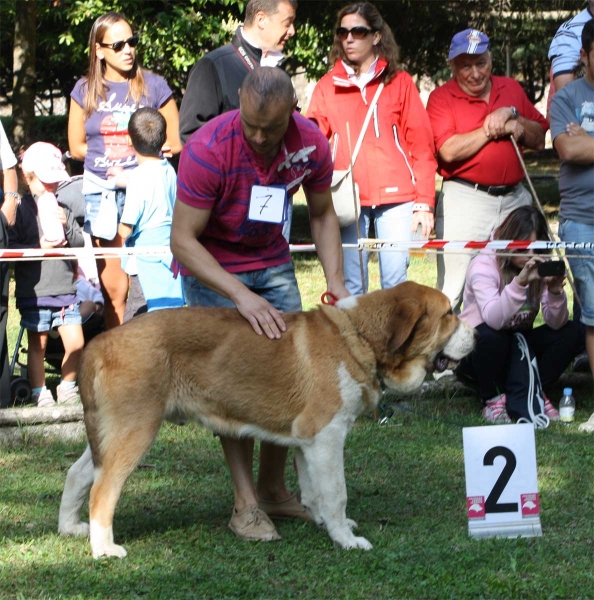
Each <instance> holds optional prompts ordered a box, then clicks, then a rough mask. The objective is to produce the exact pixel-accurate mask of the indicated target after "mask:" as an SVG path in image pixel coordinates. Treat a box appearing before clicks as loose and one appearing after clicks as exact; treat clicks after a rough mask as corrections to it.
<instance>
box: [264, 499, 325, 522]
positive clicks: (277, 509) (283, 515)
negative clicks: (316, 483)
mask: <svg viewBox="0 0 594 600" xmlns="http://www.w3.org/2000/svg"><path fill="white" fill-rule="evenodd" d="M258 506H259V507H260V508H261V509H262V510H263V511H264V512H265V513H266V514H267V515H268V516H269V517H270V518H271V519H303V520H304V521H313V518H312V516H311V513H310V512H309V510H307V508H305V506H303V504H301V502H299V500H298V499H297V494H293V495H292V496H290V497H289V498H287V499H286V500H279V501H270V500H260V502H258Z"/></svg>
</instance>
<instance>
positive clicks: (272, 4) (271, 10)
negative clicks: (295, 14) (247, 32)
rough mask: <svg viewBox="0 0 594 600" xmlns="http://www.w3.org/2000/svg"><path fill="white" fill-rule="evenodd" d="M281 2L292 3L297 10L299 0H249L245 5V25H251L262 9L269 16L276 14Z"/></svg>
mask: <svg viewBox="0 0 594 600" xmlns="http://www.w3.org/2000/svg"><path fill="white" fill-rule="evenodd" d="M279 4H290V5H291V6H292V7H293V8H294V9H295V10H297V0H249V2H248V3H247V6H246V7H245V21H244V25H251V24H252V23H253V22H254V21H255V20H256V15H257V14H258V13H259V12H260V11H262V12H263V13H265V14H267V15H268V16H271V15H274V14H275V13H277V12H278V5H279Z"/></svg>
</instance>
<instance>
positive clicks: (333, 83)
mask: <svg viewBox="0 0 594 600" xmlns="http://www.w3.org/2000/svg"><path fill="white" fill-rule="evenodd" d="M386 65H387V63H386V61H385V60H384V59H382V58H380V59H379V61H378V64H377V69H376V74H375V77H374V79H373V80H372V81H370V82H369V83H368V84H367V86H366V87H365V97H364V95H363V92H362V91H361V90H360V89H359V88H358V87H357V86H356V85H354V84H353V83H351V82H350V81H349V79H348V75H347V72H346V70H345V68H344V64H343V63H342V61H340V60H339V61H337V62H336V63H335V65H334V67H333V68H332V70H331V71H330V73H328V74H326V75H324V77H322V79H320V81H319V82H318V83H317V85H316V87H315V89H314V92H313V96H312V99H311V103H310V105H309V108H308V111H307V116H308V118H310V119H313V120H315V121H316V122H317V124H318V126H319V127H320V129H321V130H322V132H323V133H324V135H325V136H326V137H327V138H328V140H330V142H331V145H332V150H333V152H332V155H333V157H334V168H335V169H338V170H343V169H348V167H349V148H348V143H347V135H346V123H347V121H348V122H349V130H350V138H351V150H354V149H355V145H356V143H357V139H358V138H359V133H360V132H361V127H362V126H363V122H364V121H365V116H366V115H367V110H368V107H369V103H370V102H371V101H372V99H373V96H374V94H375V92H376V90H377V88H378V86H379V84H380V82H381V80H382V75H383V72H384V69H385V67H386ZM434 154H435V146H434V142H433V133H432V131H431V124H430V122H429V117H428V116H427V113H426V112H425V109H424V107H423V104H422V102H421V98H420V96H419V92H418V91H417V88H416V86H415V84H414V82H413V80H412V78H411V77H410V75H409V74H408V73H406V72H404V71H398V74H397V75H396V76H395V77H394V79H392V81H390V83H389V84H388V85H386V86H385V87H384V90H383V91H382V93H381V95H380V98H379V101H378V104H377V106H376V108H375V111H374V115H373V117H372V119H371V121H370V122H369V126H368V128H367V131H366V133H365V137H364V138H363V145H362V146H361V150H360V152H359V155H358V156H357V160H356V162H355V168H354V174H355V181H356V182H357V183H358V184H359V194H360V197H361V204H362V205H363V206H372V205H379V204H397V203H400V202H410V201H413V202H420V203H424V204H428V205H429V206H434V204H435V171H436V168H437V162H436V160H435V157H434Z"/></svg>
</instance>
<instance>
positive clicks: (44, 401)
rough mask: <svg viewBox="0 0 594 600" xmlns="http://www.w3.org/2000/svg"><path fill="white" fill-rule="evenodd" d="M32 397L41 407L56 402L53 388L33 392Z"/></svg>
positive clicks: (52, 404)
mask: <svg viewBox="0 0 594 600" xmlns="http://www.w3.org/2000/svg"><path fill="white" fill-rule="evenodd" d="M31 399H32V400H33V402H37V406H39V408H44V407H48V406H54V405H55V404H56V401H55V400H54V396H53V395H52V392H51V390H48V389H45V390H42V391H41V392H38V393H37V394H32V395H31Z"/></svg>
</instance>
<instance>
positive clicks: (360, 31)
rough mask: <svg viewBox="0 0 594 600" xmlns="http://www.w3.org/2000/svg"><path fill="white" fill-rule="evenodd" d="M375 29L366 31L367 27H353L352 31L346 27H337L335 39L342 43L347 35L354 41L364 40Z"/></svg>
mask: <svg viewBox="0 0 594 600" xmlns="http://www.w3.org/2000/svg"><path fill="white" fill-rule="evenodd" d="M374 31H375V29H367V27H361V26H359V27H353V28H352V29H347V28H346V27H338V28H337V29H336V37H337V38H338V39H339V40H340V41H341V42H344V40H346V39H347V38H348V37H349V33H350V34H351V35H352V36H353V38H354V39H356V40H362V39H363V38H366V37H367V36H368V35H369V34H370V33H373V32H374Z"/></svg>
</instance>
